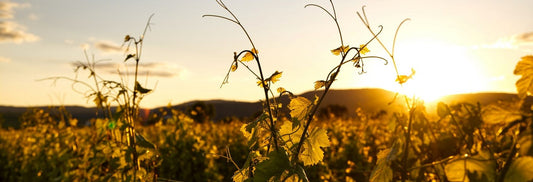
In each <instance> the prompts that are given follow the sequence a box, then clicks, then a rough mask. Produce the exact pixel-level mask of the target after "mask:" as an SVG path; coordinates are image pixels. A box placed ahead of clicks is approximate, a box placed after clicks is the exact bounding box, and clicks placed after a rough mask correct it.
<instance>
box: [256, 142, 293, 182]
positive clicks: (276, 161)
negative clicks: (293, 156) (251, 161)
mask: <svg viewBox="0 0 533 182" xmlns="http://www.w3.org/2000/svg"><path fill="white" fill-rule="evenodd" d="M289 167H290V161H289V156H288V155H287V153H286V152H285V150H282V149H280V150H274V151H272V152H270V154H268V159H267V160H264V161H262V162H261V163H259V164H257V166H255V171H254V177H253V180H252V181H269V180H270V179H273V178H274V179H278V180H277V181H279V178H280V177H281V175H282V174H283V172H285V171H286V170H288V169H289Z"/></svg>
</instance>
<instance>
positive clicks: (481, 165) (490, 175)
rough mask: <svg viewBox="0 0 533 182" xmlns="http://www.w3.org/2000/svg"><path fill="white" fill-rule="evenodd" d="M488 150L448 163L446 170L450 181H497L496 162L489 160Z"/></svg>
mask: <svg viewBox="0 0 533 182" xmlns="http://www.w3.org/2000/svg"><path fill="white" fill-rule="evenodd" d="M489 156H490V154H489V153H488V152H480V153H479V154H478V155H476V156H473V157H466V158H461V159H457V160H453V161H452V162H450V163H448V164H446V166H445V167H444V170H445V172H446V177H447V178H448V180H449V181H463V179H465V180H466V181H480V180H481V179H485V180H484V181H496V163H494V161H492V160H489V159H490V157H489Z"/></svg>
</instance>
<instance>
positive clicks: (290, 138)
mask: <svg viewBox="0 0 533 182" xmlns="http://www.w3.org/2000/svg"><path fill="white" fill-rule="evenodd" d="M302 133H303V130H300V129H299V128H292V122H290V121H285V122H284V123H283V125H281V128H280V130H279V134H280V135H281V138H282V139H283V141H284V142H286V144H287V147H288V148H291V147H292V146H293V145H296V144H298V142H300V137H302Z"/></svg>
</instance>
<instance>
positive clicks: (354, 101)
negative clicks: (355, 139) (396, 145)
mask: <svg viewBox="0 0 533 182" xmlns="http://www.w3.org/2000/svg"><path fill="white" fill-rule="evenodd" d="M322 93H323V90H318V91H310V92H305V93H302V94H300V96H303V97H306V98H308V99H309V100H314V98H315V95H317V96H320V95H321V94H322ZM394 96H395V93H394V92H391V91H387V90H383V89H347V90H330V92H329V93H328V95H326V98H325V99H324V101H323V102H322V105H321V108H324V107H328V106H331V105H339V106H343V107H345V108H346V110H347V112H348V114H349V115H354V114H355V111H356V109H357V108H361V109H362V110H363V111H365V112H367V113H376V112H379V111H381V110H385V111H387V112H393V111H396V110H398V109H403V108H405V106H404V104H403V100H402V99H401V98H400V97H398V98H397V99H396V100H394ZM500 100H501V101H513V100H517V96H516V94H510V93H471V94H456V95H450V96H445V97H443V98H441V99H440V101H443V102H445V103H448V104H453V103H458V102H470V103H476V102H479V103H481V104H490V103H494V102H497V101H500ZM280 101H281V102H282V103H283V104H284V105H287V104H288V103H289V98H288V96H283V97H282V98H281V99H280ZM199 102H201V103H204V104H206V105H210V106H212V107H213V109H214V118H213V120H215V121H218V120H221V119H224V118H226V117H231V116H235V117H238V118H246V117H251V116H254V115H256V114H258V113H259V112H260V111H261V109H262V106H261V103H260V102H259V101H257V102H241V101H228V100H204V101H200V100H196V101H190V102H186V103H182V104H179V105H175V106H172V107H173V108H177V109H180V110H186V109H187V108H189V107H190V106H192V105H193V104H195V103H199ZM527 102H529V103H532V102H533V99H532V97H529V98H528V99H527ZM432 104H433V105H434V104H435V103H427V104H426V105H427V106H428V105H432ZM33 108H40V109H44V110H48V111H52V112H56V111H54V108H53V107H33ZM161 108H163V107H161ZM161 108H154V109H151V110H149V111H150V112H158V111H159V109H161ZM28 109H29V108H26V107H9V106H0V117H1V118H0V120H1V119H3V120H4V123H5V124H6V123H7V124H9V123H11V124H12V122H17V121H18V118H20V116H22V114H23V113H24V112H26V111H27V110H28ZM65 109H66V110H67V111H68V112H69V113H71V114H72V115H73V117H75V118H78V120H79V121H81V122H85V121H88V120H89V119H91V118H94V117H95V116H96V108H94V107H92V108H87V107H79V106H66V107H65ZM285 109H286V108H285ZM428 109H431V108H428ZM55 110H57V107H56V108H55ZM144 111H146V110H144Z"/></svg>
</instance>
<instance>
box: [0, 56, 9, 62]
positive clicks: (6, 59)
mask: <svg viewBox="0 0 533 182" xmlns="http://www.w3.org/2000/svg"><path fill="white" fill-rule="evenodd" d="M10 62H11V59H9V58H6V57H0V63H10Z"/></svg>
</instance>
